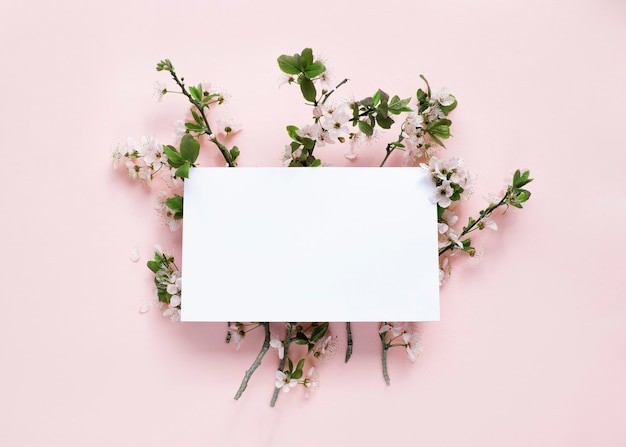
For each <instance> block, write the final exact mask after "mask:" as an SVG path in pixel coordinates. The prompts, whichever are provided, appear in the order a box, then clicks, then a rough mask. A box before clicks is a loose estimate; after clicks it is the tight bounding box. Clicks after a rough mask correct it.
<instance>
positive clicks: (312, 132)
mask: <svg viewBox="0 0 626 447" xmlns="http://www.w3.org/2000/svg"><path fill="white" fill-rule="evenodd" d="M321 132H322V126H320V124H319V123H315V124H307V125H306V126H304V127H302V128H301V129H298V130H296V134H297V135H298V136H300V137H302V138H310V139H311V140H314V141H317V139H318V138H319V136H320V133H321Z"/></svg>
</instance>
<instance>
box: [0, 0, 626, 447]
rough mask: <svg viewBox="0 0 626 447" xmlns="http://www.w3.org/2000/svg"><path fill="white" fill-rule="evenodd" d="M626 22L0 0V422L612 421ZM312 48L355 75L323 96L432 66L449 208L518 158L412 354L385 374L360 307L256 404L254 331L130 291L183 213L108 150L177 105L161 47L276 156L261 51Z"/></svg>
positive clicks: (393, 7) (1, 439)
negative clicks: (326, 353)
mask: <svg viewBox="0 0 626 447" xmlns="http://www.w3.org/2000/svg"><path fill="white" fill-rule="evenodd" d="M349 3H351V4H349ZM625 25H626V3H624V2H622V1H619V0H574V1H543V0H528V1H524V2H521V1H518V2H498V1H488V0H483V1H476V2H466V1H463V0H443V1H434V0H433V1H415V2H409V1H406V2H403V1H398V0H388V1H385V2H373V1H361V2H338V1H327V0H322V1H318V2H309V3H302V2H293V1H269V2H254V3H253V2H247V3H246V2H241V1H239V2H238V1H231V2H226V1H223V2H216V1H213V0H209V1H207V0H204V1H197V2H192V1H186V2H182V3H180V4H176V5H175V4H174V3H173V2H165V1H158V2H148V1H138V2H132V1H124V2H122V1H117V0H114V1H109V2H97V3H96V2H79V1H75V0H74V1H72V0H68V1H64V0H60V1H57V2H27V1H19V2H18V1H15V0H5V1H3V2H2V4H1V5H0V42H2V43H1V44H0V45H1V46H0V48H1V53H0V54H1V56H2V67H3V68H2V70H0V73H1V74H0V80H1V81H2V82H1V85H2V88H3V93H2V96H1V98H0V113H1V116H0V117H1V119H0V123H1V124H0V126H1V129H0V130H1V132H0V135H2V137H3V143H2V147H3V149H2V162H3V167H4V169H3V175H2V177H1V180H0V182H1V184H2V191H3V193H4V194H3V201H2V202H3V203H2V206H3V210H4V211H3V216H4V217H3V219H2V230H3V232H2V233H3V235H4V237H3V241H2V261H1V262H2V269H1V270H0V272H2V273H1V278H2V281H1V286H0V287H1V292H0V296H1V303H2V307H1V309H2V313H3V319H2V323H1V324H0V359H1V362H2V363H1V366H0V421H1V422H0V445H2V446H108V445H116V446H131V445H145V446H172V445H181V446H201V445H215V446H256V445H259V446H286V445H292V444H293V445H301V446H312V445H321V444H326V445H340V444H344V445H359V444H362V445H380V444H385V445H393V444H397V443H400V442H407V443H409V444H416V445H417V444H419V445H428V446H449V445H469V446H481V447H484V446H503V445H506V446H530V445H532V446H568V447H569V446H623V445H626V425H625V424H624V417H625V414H626V319H625V317H626V302H625V300H624V295H625V293H624V292H625V290H626V281H625V278H626V275H624V271H623V270H624V266H623V261H620V259H622V257H623V251H624V249H625V248H626V243H625V241H626V239H625V237H624V231H623V229H622V226H623V225H622V224H623V222H624V219H625V218H626V201H625V200H624V192H623V191H624V190H623V188H624V186H626V184H625V182H624V177H623V175H624V169H623V166H624V162H625V161H626V155H624V154H625V152H624V149H625V144H624V138H623V132H622V127H623V124H624V122H626V113H625V110H626V109H625V105H624V104H626V89H625V87H624V85H625V82H624V81H625V80H626V77H625V74H626V70H625V68H626V66H625V65H626V64H625V60H626V59H625V57H624V56H625V53H624V50H625V49H626V26H625ZM305 46H311V47H313V49H314V50H316V51H317V52H320V53H322V54H323V55H324V56H325V57H326V60H327V65H328V66H329V67H330V69H331V70H332V73H333V74H334V76H335V79H337V80H341V79H343V77H349V78H350V79H351V81H350V83H349V84H348V85H346V86H345V87H344V89H343V91H342V92H341V94H340V95H339V96H349V95H350V94H353V95H354V96H355V97H357V98H360V97H363V96H366V95H369V94H371V93H373V91H374V90H375V89H376V88H378V87H381V88H383V89H385V90H387V91H389V92H391V93H396V92H397V93H398V94H400V95H401V96H412V95H414V93H415V90H416V89H417V87H418V86H420V80H419V79H418V74H420V73H423V74H425V75H426V76H427V77H428V79H429V80H430V81H431V83H432V84H433V85H434V86H443V85H447V86H448V87H449V88H450V89H451V91H452V92H453V93H454V94H455V95H456V96H457V98H458V100H459V107H458V109H457V110H456V111H455V112H454V114H453V116H452V119H453V122H454V125H453V133H454V135H455V138H453V139H452V140H450V143H449V145H448V147H449V149H448V153H449V154H450V155H463V156H464V158H465V159H466V163H467V166H468V167H469V168H470V169H471V170H472V172H473V173H475V174H476V175H478V182H479V183H478V190H477V194H476V196H475V198H474V200H473V201H472V202H471V203H470V204H468V205H467V206H466V208H465V209H466V210H467V211H468V212H469V211H475V210H478V209H479V207H480V206H482V205H483V204H484V202H483V201H482V199H481V197H482V196H483V195H486V194H487V193H489V192H497V191H498V190H499V188H500V187H501V185H502V182H503V179H504V178H505V177H506V176H507V174H508V172H509V170H511V169H515V168H517V167H522V168H524V167H525V168H529V169H530V170H531V173H532V176H533V177H535V178H536V180H535V182H533V183H532V184H531V185H530V186H531V190H532V192H533V197H532V199H531V201H530V202H529V203H528V205H527V207H526V208H525V209H524V210H522V211H518V210H511V211H510V213H507V214H506V215H505V216H503V217H500V218H498V223H499V226H500V230H499V231H498V232H497V233H492V234H482V235H481V237H480V239H479V240H477V245H479V246H481V247H483V248H484V249H485V256H484V258H483V260H482V262H481V263H480V264H476V263H474V262H460V263H457V265H456V269H455V270H454V272H453V277H452V280H451V281H450V282H449V283H448V284H447V285H446V286H445V287H444V288H443V290H442V297H441V305H442V321H441V322H438V323H423V324H420V331H421V333H422V337H423V342H424V352H423V353H422V355H421V357H420V358H419V359H418V361H417V362H416V363H415V364H410V362H409V361H408V360H407V359H406V358H405V357H406V356H404V355H403V353H401V352H400V351H397V352H392V354H391V358H390V365H389V367H390V373H391V380H392V386H391V387H390V388H387V387H386V386H385V384H384V382H383V380H382V377H381V373H380V367H379V363H380V352H379V350H380V347H379V342H378V339H377V335H376V326H375V324H358V325H355V327H354V336H355V342H356V346H355V349H354V356H353V359H352V360H351V361H350V362H349V363H348V364H347V365H346V364H344V363H343V360H342V355H338V356H337V357H336V358H335V359H333V360H332V361H331V362H329V363H328V364H327V365H325V366H323V367H322V369H321V370H320V372H321V380H322V387H321V389H320V392H319V393H318V394H317V395H316V396H315V397H314V398H312V399H310V400H305V399H304V398H303V396H302V393H300V392H297V393H292V394H289V395H282V396H281V397H280V399H279V401H278V404H277V407H276V408H275V409H270V408H269V406H268V401H269V398H270V395H271V393H272V386H273V385H272V382H273V374H274V368H275V366H276V363H277V360H276V358H275V355H274V353H272V352H271V353H270V355H268V356H267V357H266V359H265V361H264V363H263V365H262V366H261V368H260V369H259V370H258V372H257V373H256V374H255V376H254V377H253V379H252V381H251V383H250V386H249V389H248V391H247V392H246V394H244V396H243V398H242V399H241V400H240V401H234V400H233V399H232V396H233V395H234V393H235V391H236V389H237V387H238V385H239V381H240V380H241V377H242V376H243V373H244V371H245V370H246V369H247V368H248V366H249V364H250V363H251V362H252V360H253V358H254V356H255V355H256V351H257V347H258V345H259V344H260V341H261V339H260V336H261V334H260V333H253V334H252V335H251V336H250V339H249V340H246V342H245V343H244V345H243V347H242V348H241V350H240V351H239V352H235V351H234V348H233V346H230V345H226V344H224V342H223V337H224V328H225V325H222V324H171V323H170V322H169V321H167V320H166V319H164V318H163V317H161V316H160V315H159V314H158V313H157V312H151V313H149V314H147V315H140V314H139V313H138V311H137V309H138V307H139V304H140V303H141V301H142V300H143V299H144V298H146V297H149V296H150V294H151V287H150V274H149V272H148V271H147V269H146V268H145V267H144V264H145V261H146V259H147V257H148V256H149V252H150V250H151V248H152V247H153V244H154V243H156V242H159V243H161V244H162V245H163V246H164V247H168V248H171V249H173V250H176V247H177V245H176V242H175V241H176V237H174V236H172V235H170V234H169V230H167V229H166V228H165V227H163V226H161V225H160V224H158V222H157V216H156V214H155V212H154V211H153V198H152V197H151V195H150V194H149V193H148V192H147V191H146V190H144V189H142V188H140V187H136V186H135V185H131V184H130V183H129V182H128V181H127V180H126V179H125V178H124V177H123V175H122V174H121V173H119V172H114V171H112V170H111V169H110V165H109V160H108V157H109V154H110V151H111V149H112V148H113V147H114V145H115V144H116V143H118V142H122V141H124V140H125V138H126V137H128V136H132V137H134V138H139V137H141V136H142V135H147V134H151V133H152V134H154V135H155V136H157V138H159V139H160V140H162V141H165V142H167V141H168V138H169V136H170V134H171V132H172V123H173V122H174V120H175V119H178V118H180V117H181V114H182V113H183V112H184V110H185V105H184V103H183V101H182V100H181V98H179V97H176V96H174V95H170V96H169V97H167V96H166V97H165V98H164V102H163V103H156V102H155V101H154V99H153V98H152V85H153V82H154V81H155V80H157V79H158V80H161V81H164V80H165V79H167V77H166V76H164V75H163V74H157V73H156V72H155V71H154V65H155V63H156V62H157V61H158V60H159V59H161V58H164V57H168V58H170V59H172V61H173V62H174V64H175V66H176V67H177V68H178V70H179V72H180V73H182V74H183V75H184V76H185V77H187V79H189V80H190V81H204V80H210V81H211V82H212V83H213V84H216V85H219V86H222V87H223V88H225V89H226V90H227V91H228V92H229V93H230V95H231V99H230V102H229V105H228V108H224V109H221V110H219V111H216V114H215V117H218V116H225V117H227V116H232V117H234V118H236V119H237V120H239V121H241V122H242V123H243V124H244V130H243V131H242V133H241V134H240V135H239V136H237V138H236V140H234V142H236V143H237V144H239V146H240V147H241V149H242V156H241V158H240V164H241V165H242V166H261V165H267V166H269V165H278V164H279V163H280V156H281V154H282V148H283V146H284V144H285V142H286V138H285V137H286V135H285V134H284V132H283V129H284V126H285V125H287V124H297V125H299V124H305V123H307V122H308V119H309V113H310V110H309V109H307V108H306V107H305V106H304V105H302V101H301V99H300V97H299V93H298V92H297V90H296V89H295V88H286V87H283V88H281V89H280V90H279V89H278V87H277V79H278V77H279V72H278V69H277V67H276V64H275V58H276V57H277V56H278V55H279V54H281V53H292V52H295V51H300V50H302V48H304V47H305ZM335 152H336V154H337V155H336V156H335V157H334V158H333V156H332V155H328V154H329V153H330V151H327V152H326V153H323V152H322V151H320V155H324V154H326V155H327V156H325V159H326V160H328V161H332V162H333V163H334V164H335V165H345V166H348V165H351V164H352V165H361V166H368V165H373V164H374V163H375V162H377V161H379V160H380V159H381V158H382V152H383V148H382V145H381V146H378V147H371V148H365V149H363V150H362V151H361V157H360V158H359V159H358V160H357V161H356V162H354V163H350V162H348V161H347V160H345V159H343V157H342V156H341V154H342V150H341V149H339V148H336V150H335ZM216 160H217V158H216V157H208V158H207V160H206V161H205V163H206V164H215V163H216ZM398 163H399V160H398V159H394V160H392V163H391V165H394V164H398ZM134 247H138V248H139V249H140V250H141V254H142V257H141V261H140V262H138V263H135V264H134V263H132V262H130V260H129V257H128V255H129V253H130V251H131V250H132V249H133V248H134ZM276 269H277V271H279V270H280V266H276ZM332 328H333V330H334V331H335V332H336V333H337V334H338V335H339V339H340V341H341V342H344V341H345V336H344V333H343V328H342V326H341V325H334V326H333V327H332ZM300 391H301V390H300Z"/></svg>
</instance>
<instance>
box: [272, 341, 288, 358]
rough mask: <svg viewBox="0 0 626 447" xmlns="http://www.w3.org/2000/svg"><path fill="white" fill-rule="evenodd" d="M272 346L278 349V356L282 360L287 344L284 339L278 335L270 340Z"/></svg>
mask: <svg viewBox="0 0 626 447" xmlns="http://www.w3.org/2000/svg"><path fill="white" fill-rule="evenodd" d="M270 346H271V347H272V348H274V349H276V350H277V351H278V358H279V359H280V360H282V359H283V357H284V356H285V345H284V343H283V341H282V340H281V339H280V338H278V337H274V338H272V339H271V340H270Z"/></svg>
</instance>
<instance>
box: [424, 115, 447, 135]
mask: <svg viewBox="0 0 626 447" xmlns="http://www.w3.org/2000/svg"><path fill="white" fill-rule="evenodd" d="M450 124H452V121H450V120H448V119H440V120H437V121H434V122H432V123H430V124H429V125H428V127H427V128H426V132H428V133H429V134H430V135H431V136H433V135H436V136H438V137H441V138H444V139H445V138H449V137H450Z"/></svg>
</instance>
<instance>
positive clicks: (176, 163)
mask: <svg viewBox="0 0 626 447" xmlns="http://www.w3.org/2000/svg"><path fill="white" fill-rule="evenodd" d="M163 153H165V155H167V162H168V163H169V165H170V166H171V167H172V168H178V167H180V165H182V164H183V163H185V159H184V158H183V157H182V155H180V153H179V152H178V151H177V150H176V148H175V147H174V146H169V145H167V146H163Z"/></svg>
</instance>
